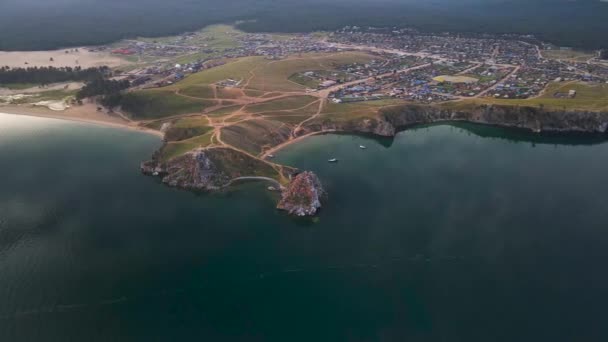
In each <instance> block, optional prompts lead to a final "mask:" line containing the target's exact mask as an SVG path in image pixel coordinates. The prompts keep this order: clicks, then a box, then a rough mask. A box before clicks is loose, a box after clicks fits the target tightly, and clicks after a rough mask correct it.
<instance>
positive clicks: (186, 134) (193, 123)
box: [165, 116, 213, 141]
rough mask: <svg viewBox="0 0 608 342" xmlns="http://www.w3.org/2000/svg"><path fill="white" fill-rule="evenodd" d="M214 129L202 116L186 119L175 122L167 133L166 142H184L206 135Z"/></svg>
mask: <svg viewBox="0 0 608 342" xmlns="http://www.w3.org/2000/svg"><path fill="white" fill-rule="evenodd" d="M212 129H213V128H212V127H209V121H208V120H207V119H206V118H204V117H200V116H195V117H185V118H181V119H178V120H176V121H174V122H173V123H172V125H171V127H170V128H169V129H168V130H167V131H166V132H165V140H166V141H183V140H187V139H190V138H193V137H196V136H199V135H204V134H206V133H207V132H209V131H211V130H212Z"/></svg>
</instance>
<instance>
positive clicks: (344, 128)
mask: <svg viewBox="0 0 608 342" xmlns="http://www.w3.org/2000/svg"><path fill="white" fill-rule="evenodd" d="M457 121H464V122H472V123H480V124H487V125H494V126H502V127H513V128H522V129H527V130H531V131H533V132H586V133H606V131H607V130H608V112H593V111H575V110H549V109H544V108H540V107H526V106H507V105H483V104H480V105H469V106H466V107H463V108H458V107H455V108H451V107H448V106H442V105H418V104H408V105H402V106H394V107H388V108H385V109H383V110H382V111H381V112H380V114H379V115H378V116H377V117H375V118H364V119H359V120H353V121H346V122H334V121H332V120H331V119H326V120H325V121H319V122H315V123H311V124H309V125H307V126H305V127H302V129H301V131H300V132H298V134H301V135H305V134H309V133H312V132H316V131H334V132H352V133H370V134H374V135H379V136H384V137H392V136H395V134H397V132H399V131H400V130H403V129H406V128H408V127H411V126H414V125H420V124H431V123H437V122H457Z"/></svg>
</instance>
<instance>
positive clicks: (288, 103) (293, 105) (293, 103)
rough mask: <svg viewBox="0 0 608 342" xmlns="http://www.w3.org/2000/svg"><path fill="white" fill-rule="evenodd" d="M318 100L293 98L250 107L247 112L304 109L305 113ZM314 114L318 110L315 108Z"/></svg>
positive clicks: (306, 97)
mask: <svg viewBox="0 0 608 342" xmlns="http://www.w3.org/2000/svg"><path fill="white" fill-rule="evenodd" d="M316 100H317V99H316V98H314V97H312V96H292V97H285V98H282V99H277V100H274V101H269V102H265V103H262V104H256V105H249V106H247V107H246V110H247V112H249V113H263V112H269V111H278V110H295V109H300V108H302V111H305V110H306V109H309V108H308V107H314V106H310V105H311V104H312V103H313V102H315V101H316ZM304 107H307V108H304ZM309 110H310V109H309ZM313 112H316V108H314V111H313Z"/></svg>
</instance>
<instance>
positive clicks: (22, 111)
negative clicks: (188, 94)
mask: <svg viewBox="0 0 608 342" xmlns="http://www.w3.org/2000/svg"><path fill="white" fill-rule="evenodd" d="M78 109H79V107H77V108H74V107H73V108H70V109H68V110H66V111H52V110H50V109H45V108H37V107H27V108H26V107H22V106H15V105H13V106H11V105H9V106H0V114H7V115H21V116H31V117H38V118H47V119H56V120H64V121H72V122H80V123H86V124H91V125H97V126H104V127H110V128H117V129H125V130H130V131H136V132H141V133H146V134H151V135H155V136H157V137H159V138H161V139H162V138H164V134H163V133H162V132H160V131H157V130H153V129H149V128H145V127H141V126H137V125H133V124H130V123H128V122H126V121H124V120H122V119H118V118H112V117H109V116H108V117H107V118H104V117H103V116H101V115H104V114H102V113H95V115H94V116H93V117H86V116H83V115H78V114H77V112H76V111H77V110H78ZM85 110H86V109H85ZM68 111H70V112H73V113H75V115H69V114H68V113H67V112H68ZM95 116H98V117H95Z"/></svg>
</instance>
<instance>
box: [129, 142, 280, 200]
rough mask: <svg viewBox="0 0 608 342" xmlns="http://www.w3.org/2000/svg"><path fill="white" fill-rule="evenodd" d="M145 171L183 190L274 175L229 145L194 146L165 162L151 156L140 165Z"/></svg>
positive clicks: (222, 186) (201, 188)
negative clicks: (226, 146)
mask: <svg viewBox="0 0 608 342" xmlns="http://www.w3.org/2000/svg"><path fill="white" fill-rule="evenodd" d="M141 171H142V172H143V173H144V174H148V175H153V176H158V177H161V179H162V181H163V183H165V184H167V185H169V186H172V187H176V188H181V189H186V190H200V191H214V190H219V189H222V188H224V187H226V186H228V185H230V184H231V182H232V181H233V180H234V179H238V178H243V177H252V176H253V177H255V176H265V177H276V176H277V175H278V173H277V171H276V170H275V169H274V168H272V166H270V165H269V164H267V163H265V162H263V161H261V160H259V159H255V158H252V157H250V156H248V155H246V154H244V153H241V152H239V151H236V150H233V149H231V148H223V147H218V148H210V149H197V150H194V151H191V152H188V153H186V154H184V155H182V156H179V157H176V158H173V159H170V160H168V161H166V162H162V161H158V160H156V159H153V160H151V161H148V162H144V163H142V164H141Z"/></svg>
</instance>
